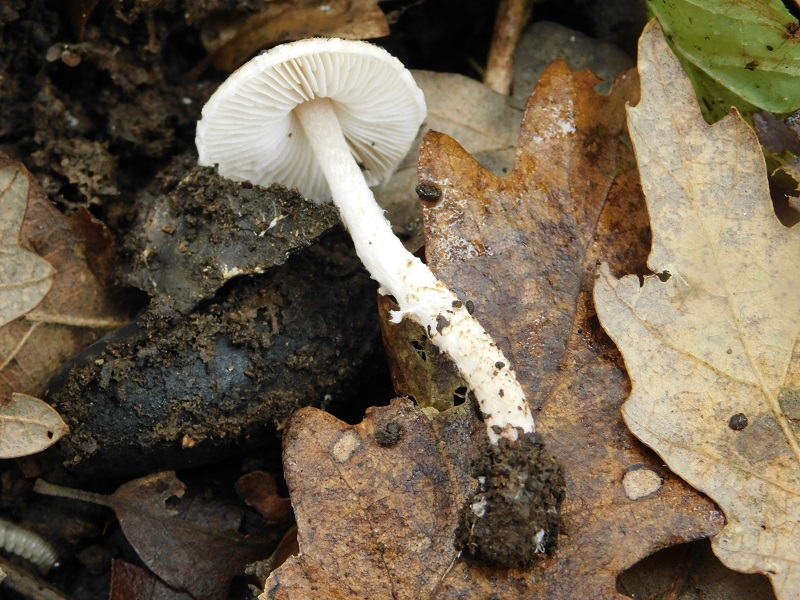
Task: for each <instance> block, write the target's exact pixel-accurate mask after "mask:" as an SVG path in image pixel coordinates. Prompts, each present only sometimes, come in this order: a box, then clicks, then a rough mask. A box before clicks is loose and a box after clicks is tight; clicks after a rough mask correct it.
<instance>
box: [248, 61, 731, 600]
mask: <svg viewBox="0 0 800 600" xmlns="http://www.w3.org/2000/svg"><path fill="white" fill-rule="evenodd" d="M596 83H597V80H596V78H595V77H594V76H592V75H591V74H589V73H588V72H583V73H572V72H570V71H569V70H568V69H567V68H566V66H565V65H564V64H563V63H556V64H555V65H554V66H552V67H550V69H549V70H548V71H547V73H546V74H545V76H544V77H543V79H542V81H541V82H540V83H539V85H538V87H537V89H536V92H535V94H534V96H533V97H532V98H531V101H530V103H529V105H528V108H527V112H526V116H525V118H524V120H523V127H522V132H521V135H520V141H519V145H518V150H517V159H516V163H515V167H514V171H513V172H512V173H511V174H509V175H508V176H507V177H497V176H495V175H492V174H491V173H489V172H487V171H486V170H485V169H483V168H482V167H480V165H478V164H477V163H476V162H475V160H474V159H473V158H472V157H471V156H469V155H468V154H467V153H466V152H465V151H464V150H463V149H462V148H461V147H460V146H459V145H458V144H457V143H456V142H455V141H453V140H452V139H450V138H447V137H446V136H443V135H441V134H437V133H429V134H428V136H427V137H426V139H425V141H424V143H423V146H422V150H421V157H420V169H419V180H420V183H421V184H423V185H426V186H432V187H435V188H438V189H439V190H440V191H441V198H440V200H438V201H436V200H434V201H429V202H426V205H425V208H424V219H425V220H424V224H425V229H426V235H427V245H426V256H427V260H428V263H429V265H431V267H432V268H433V269H434V270H435V271H436V272H437V275H438V276H439V277H442V278H443V279H444V280H445V281H447V283H448V285H449V286H451V287H452V288H453V289H455V290H459V292H460V294H461V295H462V300H463V301H465V302H471V303H473V304H474V307H475V312H476V315H477V316H478V318H479V319H480V321H481V323H482V324H484V326H485V327H486V328H487V330H488V331H490V332H492V333H493V334H494V337H495V339H496V340H498V343H499V344H500V345H501V346H503V350H504V352H506V353H507V356H510V357H512V363H513V365H514V368H515V369H516V370H517V373H518V375H519V377H520V381H521V382H523V385H524V386H525V387H526V392H527V394H528V397H529V398H530V401H531V403H532V406H533V407H534V408H535V409H536V412H537V425H538V428H539V431H540V432H541V433H542V435H543V436H544V437H545V439H546V441H547V444H548V447H549V448H550V450H551V451H552V452H553V453H554V454H555V455H556V457H557V458H558V460H559V461H560V462H561V463H562V464H563V465H564V467H565V475H566V477H567V493H566V497H565V499H564V505H563V509H562V514H563V518H564V527H563V531H562V535H561V536H560V538H559V542H558V545H557V547H556V548H555V549H554V551H553V552H552V555H542V556H541V558H540V559H539V560H537V561H536V562H535V564H534V566H533V568H532V569H528V570H526V569H511V570H502V571H496V570H492V569H489V568H487V567H485V566H482V565H481V564H480V563H477V562H473V561H466V560H464V559H463V558H460V554H459V551H458V550H457V549H456V547H455V545H454V535H455V532H456V530H457V523H458V520H459V518H460V513H461V509H462V508H463V505H464V502H465V498H468V497H469V496H470V494H471V493H472V492H473V491H474V486H475V485H476V484H475V482H474V481H472V480H471V478H469V476H468V473H469V467H468V465H470V464H471V461H472V460H474V459H475V454H474V451H475V449H474V448H473V446H472V444H473V443H474V442H472V440H471V438H470V436H469V434H468V433H465V432H464V430H463V427H464V423H460V424H459V425H457V427H458V431H460V436H461V437H456V438H455V439H453V440H451V439H448V438H447V436H445V435H444V434H440V433H433V430H435V429H437V428H441V427H445V426H446V425H445V424H447V423H450V424H451V425H452V426H453V427H454V428H455V427H456V424H455V421H450V419H456V420H458V419H460V420H462V421H463V420H464V419H465V418H466V417H465V416H464V413H465V410H466V408H467V406H468V405H467V404H464V405H463V406H462V407H459V408H456V409H453V410H455V411H456V412H455V413H452V412H449V413H448V412H446V413H443V414H442V415H440V416H439V417H436V418H434V420H433V421H431V420H430V418H429V417H426V416H424V415H425V414H426V412H425V411H426V410H427V411H429V410H430V409H412V408H411V406H410V405H408V404H407V403H404V402H402V401H399V400H398V401H395V402H394V403H393V404H392V406H391V407H390V408H384V409H372V411H371V412H370V413H369V414H368V415H367V417H366V418H365V420H364V421H363V422H362V423H361V424H360V425H357V426H348V425H345V424H344V423H341V422H338V421H337V420H335V419H333V418H332V417H330V416H327V415H323V414H322V413H318V412H317V411H313V410H311V409H305V410H303V411H302V412H300V413H298V414H297V415H296V416H295V417H294V419H293V420H292V421H291V422H290V425H289V431H288V433H287V437H286V438H285V455H284V466H285V471H286V477H287V483H288V485H289V489H290V493H291V496H292V499H293V505H294V507H295V509H296V512H297V514H298V540H299V543H300V554H299V556H297V557H294V558H292V559H289V561H287V562H286V563H285V564H284V565H283V566H281V567H280V568H279V569H278V570H277V571H275V572H274V573H273V574H272V576H271V578H270V580H269V581H268V583H267V588H266V590H267V591H266V592H265V594H264V596H263V598H284V597H286V598H288V597H303V594H304V593H308V590H309V589H310V588H309V587H308V586H314V585H316V586H319V588H318V589H324V590H326V592H328V593H329V594H330V597H343V598H350V597H353V598H355V597H364V596H371V595H374V597H430V595H431V594H433V595H434V596H435V597H437V598H451V597H452V598H455V597H463V596H464V595H465V594H466V595H468V596H469V597H492V594H495V595H497V594H499V596H498V597H500V596H501V597H526V598H531V597H534V598H536V597H540V598H567V597H581V596H587V595H588V596H591V597H604V598H605V597H608V598H615V597H618V593H617V592H616V588H615V580H616V576H617V575H618V574H619V573H620V572H621V571H622V570H624V569H625V568H627V567H629V566H631V565H632V564H633V563H635V562H636V561H637V560H639V559H640V558H642V557H644V556H647V555H648V554H650V553H652V552H654V551H655V550H658V549H659V548H663V547H666V546H668V545H670V544H674V543H676V542H678V541H681V540H691V539H698V538H703V537H707V536H710V535H713V534H714V533H716V532H717V531H718V530H719V529H720V528H721V525H722V520H721V515H720V513H719V512H718V511H717V510H716V509H715V507H714V505H713V504H712V503H711V502H710V501H708V499H706V498H705V497H703V496H702V495H700V494H698V493H696V492H695V491H694V490H692V489H691V488H690V487H689V486H687V485H686V484H685V483H683V482H682V481H681V480H680V479H678V478H676V477H675V476H673V475H672V474H671V473H670V472H669V471H668V470H666V469H664V468H663V466H662V464H661V462H660V461H659V460H658V458H657V457H656V456H654V455H653V454H652V453H650V452H649V451H648V450H647V449H646V448H645V447H644V446H642V445H641V444H639V443H637V442H636V440H635V439H634V438H633V437H632V436H631V435H630V434H629V433H628V432H627V430H626V429H625V427H624V424H623V423H622V420H621V418H620V415H619V411H618V409H619V405H620V404H621V403H622V401H623V400H624V398H625V397H626V396H627V394H628V391H629V384H628V381H627V379H626V377H625V373H624V370H623V367H622V364H621V359H620V357H619V355H618V354H617V353H616V351H615V349H614V347H613V345H612V344H611V343H610V340H608V338H607V337H605V335H604V334H603V333H602V330H601V329H600V327H599V324H598V323H597V320H596V317H595V315H594V313H593V310H592V307H591V287H592V282H593V280H594V269H595V265H596V263H597V261H598V260H601V259H602V260H607V261H611V262H612V264H613V265H614V268H615V269H618V270H620V271H622V272H624V271H627V270H629V269H633V270H638V271H641V272H644V265H643V262H644V256H645V254H646V250H647V243H648V242H649V232H648V230H647V217H646V211H645V209H644V206H643V201H642V198H641V193H640V190H639V187H638V184H637V175H638V174H637V171H636V169H635V165H634V163H633V157H632V154H631V152H630V149H629V148H628V146H626V145H625V142H624V139H623V137H624V131H625V122H624V112H623V107H624V104H625V102H626V101H628V100H635V98H636V79H635V77H634V76H633V75H631V74H628V75H626V76H625V77H623V78H622V79H620V80H619V81H618V83H617V86H615V89H614V91H613V92H612V94H611V96H610V97H608V98H604V97H601V96H599V95H597V94H596V93H595V92H594V91H593V87H594V85H595V84H596ZM541 156H546V157H547V160H542V161H540V160H539V159H538V157H541ZM401 343H402V342H401ZM405 343H407V344H408V342H405ZM415 350H417V349H414V348H412V350H411V351H410V352H408V353H407V354H408V355H410V356H413V355H416V356H418V357H419V356H420V353H419V352H416V351H415ZM420 362H422V360H421V358H420ZM411 363H412V364H413V361H411ZM442 421H443V423H442ZM390 424H391V425H392V426H391V431H393V432H395V433H398V432H402V435H399V437H398V440H397V442H396V444H395V445H390V447H388V448H384V447H382V446H381V445H380V444H379V443H377V442H375V441H374V439H373V437H374V436H373V437H371V434H373V433H374V432H376V431H381V430H386V429H387V428H388V427H389V425H390ZM440 439H441V440H442V441H443V443H441V444H439V442H436V443H435V444H434V442H433V441H431V440H434V441H435V440H440ZM425 440H428V441H425ZM414 444H429V446H427V447H429V448H430V449H429V450H423V451H416V450H411V448H413V447H414ZM398 446H399V448H402V450H401V449H398ZM389 450H394V452H393V453H390V452H389ZM634 467H635V468H636V470H641V469H647V470H649V471H652V472H653V473H656V474H657V475H658V481H659V483H660V485H658V486H656V488H655V489H653V490H651V492H650V493H648V494H646V495H645V496H643V497H639V496H636V495H633V497H629V496H628V495H626V492H625V487H624V486H623V478H624V475H625V473H626V472H627V471H629V470H632V469H633V468H634ZM383 478H385V482H388V484H387V483H385V482H382V479H383ZM314 490H316V491H314ZM319 490H327V491H326V492H325V493H320V491H319ZM423 490H427V491H426V493H427V494H429V497H430V498H431V499H430V500H428V501H426V502H421V501H420V500H418V499H414V498H417V497H418V495H419V494H422V491H423ZM431 494H432V496H430V495H431ZM407 496H408V497H407ZM439 498H445V499H446V500H442V499H439ZM407 503H408V504H407ZM334 504H335V505H337V506H338V507H339V508H338V509H336V510H334V509H333V508H332V506H333V505H334ZM415 506H421V508H416V509H415V508H414V507H415ZM442 506H446V507H447V508H446V509H445V508H443V507H442ZM431 520H433V522H434V523H435V525H434V526H432V525H431V522H432V521H431ZM393 536H397V537H399V538H401V539H404V540H406V541H404V542H403V543H402V544H400V543H398V542H397V541H396V540H394V539H393ZM408 540H413V543H412V542H410V541H408ZM421 553H422V554H421ZM417 562H419V563H421V564H417ZM532 581H535V584H533V583H531V582H532ZM303 590H305V591H303Z"/></svg>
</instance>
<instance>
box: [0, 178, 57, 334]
mask: <svg viewBox="0 0 800 600" xmlns="http://www.w3.org/2000/svg"><path fill="white" fill-rule="evenodd" d="M29 177H30V174H29V173H28V172H27V170H26V169H25V168H24V167H22V165H15V164H13V163H12V164H6V165H4V166H3V167H2V168H0V327H2V326H3V325H6V324H7V323H9V322H11V321H13V320H14V319H16V318H18V317H21V316H22V315H24V314H25V313H27V312H29V311H30V310H32V309H34V308H35V307H36V305H37V304H39V302H41V301H42V298H44V297H45V296H46V295H47V292H49V291H50V287H51V286H52V285H53V277H54V276H55V271H54V269H53V267H52V266H51V265H50V263H49V262H47V261H46V260H44V259H43V258H41V257H40V256H39V255H37V254H36V253H35V252H31V251H30V250H28V249H27V246H28V245H27V243H26V242H25V241H23V240H21V239H20V229H21V228H22V221H23V219H24V218H25V212H26V211H27V209H28V198H29V196H30V194H31V181H30V178H29Z"/></svg>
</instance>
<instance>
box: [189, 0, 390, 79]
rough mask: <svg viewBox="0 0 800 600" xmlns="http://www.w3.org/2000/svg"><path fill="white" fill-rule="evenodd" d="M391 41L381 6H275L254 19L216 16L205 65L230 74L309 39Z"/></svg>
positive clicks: (321, 1) (279, 1) (205, 32)
mask: <svg viewBox="0 0 800 600" xmlns="http://www.w3.org/2000/svg"><path fill="white" fill-rule="evenodd" d="M387 35H389V23H388V21H387V20H386V17H385V16H384V14H383V11H382V10H381V9H380V8H378V2H377V0H272V1H271V2H265V3H264V5H263V9H262V10H261V11H259V12H257V13H255V14H252V15H244V16H231V17H228V18H223V17H222V16H221V15H214V16H212V17H211V18H209V19H207V20H206V22H205V23H204V24H203V27H202V32H201V36H202V40H203V44H204V45H205V47H206V49H207V50H208V51H209V52H210V55H209V57H208V59H207V64H209V65H210V66H212V67H214V68H215V69H219V70H220V71H225V72H232V71H235V70H236V69H237V68H238V67H240V66H241V65H242V63H244V62H245V61H246V60H247V59H248V58H250V57H251V56H252V55H254V54H255V53H256V52H258V51H259V50H263V49H264V48H269V47H270V46H274V45H275V44H280V43H283V42H289V41H292V40H302V39H304V38H309V37H320V36H322V37H339V38H346V39H357V40H359V39H360V40H366V39H371V38H377V37H384V36H387Z"/></svg>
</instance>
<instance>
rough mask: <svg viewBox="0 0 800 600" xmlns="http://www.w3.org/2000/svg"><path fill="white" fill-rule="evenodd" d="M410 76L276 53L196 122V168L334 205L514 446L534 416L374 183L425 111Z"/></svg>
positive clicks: (386, 62) (384, 66)
mask: <svg viewBox="0 0 800 600" xmlns="http://www.w3.org/2000/svg"><path fill="white" fill-rule="evenodd" d="M426 111H427V109H426V106H425V99H424V96H423V94H422V91H421V90H420V89H419V88H418V87H417V85H416V83H415V82H414V79H413V78H412V76H411V74H410V73H409V71H408V70H407V69H406V68H405V67H403V65H402V64H401V63H400V61H398V60H397V59H396V58H394V57H393V56H391V55H390V54H389V53H387V52H386V51H385V50H383V49H382V48H379V47H377V46H373V45H371V44H368V43H366V42H359V41H348V40H340V39H310V40H301V41H298V42H292V43H289V44H284V45H282V46H278V47H276V48H274V49H272V50H270V51H268V52H266V53H264V54H261V55H259V56H257V57H255V58H254V59H252V60H251V61H250V62H248V63H247V64H245V65H244V66H242V67H241V68H240V69H239V70H237V71H236V72H235V73H234V74H233V75H231V76H230V77H229V78H228V80H227V81H225V82H224V83H223V84H222V85H221V86H220V87H219V89H217V91H216V92H215V93H214V94H213V96H212V97H211V98H210V99H209V101H208V103H207V104H206V105H205V107H204V108H203V115H202V119H201V120H200V122H199V123H198V125H197V138H196V142H197V150H198V153H199V157H200V158H199V162H200V164H201V165H209V166H210V165H214V164H216V165H217V166H218V169H219V172H220V174H221V175H224V176H225V177H229V178H231V179H236V180H248V181H251V182H253V183H259V184H269V183H272V182H279V183H282V184H284V185H286V186H288V187H296V188H298V189H299V190H300V192H301V193H302V194H303V195H305V196H307V197H310V198H312V199H314V200H316V201H326V200H329V199H330V198H331V197H332V199H333V201H334V203H335V204H336V205H337V206H338V207H339V211H340V213H341V217H342V221H343V222H344V225H345V227H346V228H347V230H348V231H349V232H350V235H351V236H352V238H353V242H354V244H355V248H356V252H357V253H358V256H359V257H360V258H361V261H362V262H363V263H364V266H365V267H366V268H367V270H368V271H369V273H370V274H371V275H372V277H373V279H375V280H376V281H377V282H378V283H379V284H380V286H381V287H380V292H381V293H382V294H391V295H392V296H394V298H395V300H396V301H397V304H398V305H399V307H400V310H398V311H395V312H394V313H393V314H392V321H393V322H395V323H399V322H400V321H401V320H402V318H403V317H409V318H410V319H412V320H413V321H415V322H416V323H418V324H420V325H422V327H423V328H425V330H426V331H427V333H428V336H429V337H430V339H431V341H432V342H433V343H434V344H435V345H436V346H438V347H439V349H441V350H442V351H444V352H446V353H447V354H448V355H449V356H450V358H451V359H452V360H453V362H454V363H455V365H456V366H457V368H458V370H459V372H460V373H461V376H462V377H463V378H464V380H465V381H466V382H467V384H468V385H469V386H470V388H471V390H472V391H473V393H474V394H475V397H476V399H477V401H478V405H479V407H480V410H481V412H482V413H483V415H484V418H485V424H486V428H487V433H488V436H489V439H490V440H491V441H492V443H494V444H496V443H498V441H499V439H500V438H501V437H502V438H506V439H507V440H509V441H512V442H513V441H516V440H517V437H518V435H519V433H518V432H519V431H522V432H524V433H532V432H533V430H534V421H533V417H532V415H531V412H530V409H529V408H528V404H527V402H526V400H525V395H524V393H523V391H522V388H521V387H520V385H519V383H518V382H517V379H516V375H515V373H514V371H513V369H511V368H510V366H509V361H508V360H507V359H506V357H505V356H504V355H503V353H502V352H501V350H500V349H499V348H498V347H497V344H495V343H494V341H493V340H492V338H491V336H489V334H488V333H487V332H486V331H485V330H484V328H483V327H482V326H481V325H480V323H478V321H477V319H476V318H475V317H473V316H472V314H470V311H468V310H467V307H466V306H465V304H464V303H462V302H461V300H459V298H458V297H457V296H456V295H455V294H454V293H453V292H452V291H451V290H450V289H449V288H448V287H447V286H446V285H444V284H443V283H442V282H440V281H439V280H437V279H436V277H435V276H434V275H433V273H431V271H430V269H428V267H427V266H426V265H424V264H423V263H422V262H421V261H420V260H419V259H418V258H416V257H415V256H414V255H412V254H411V253H410V252H408V251H407V250H406V249H405V247H404V246H403V245H402V243H401V242H400V240H399V239H397V237H395V235H394V233H393V232H392V229H391V226H390V224H389V222H388V221H387V220H386V217H385V216H384V213H383V210H382V209H381V208H380V207H379V206H378V204H377V203H376V202H375V198H374V196H373V194H372V191H371V190H370V189H369V185H372V184H376V183H379V182H381V181H383V180H385V179H387V178H388V177H389V176H390V175H391V174H392V172H393V171H394V169H395V168H396V167H397V164H398V163H399V162H400V160H401V159H402V158H403V156H404V155H405V154H406V153H407V152H408V149H409V147H410V146H411V143H412V142H413V140H414V138H415V136H416V133H417V130H418V129H419V127H420V125H421V124H422V121H423V120H424V118H425V115H426Z"/></svg>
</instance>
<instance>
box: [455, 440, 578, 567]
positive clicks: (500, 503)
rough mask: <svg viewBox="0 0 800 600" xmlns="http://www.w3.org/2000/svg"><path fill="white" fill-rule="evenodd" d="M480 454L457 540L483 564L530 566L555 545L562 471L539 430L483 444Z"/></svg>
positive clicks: (558, 522) (470, 554) (462, 514)
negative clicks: (513, 439) (476, 484)
mask: <svg viewBox="0 0 800 600" xmlns="http://www.w3.org/2000/svg"><path fill="white" fill-rule="evenodd" d="M480 452H481V456H480V458H479V459H478V460H476V461H475V462H474V463H473V476H474V477H475V478H476V479H478V481H479V482H481V483H480V487H479V489H478V491H477V492H476V493H475V495H474V496H473V497H472V498H470V499H469V500H468V501H467V503H466V505H465V506H464V508H463V509H462V512H461V525H460V527H459V533H458V541H459V544H460V545H461V546H462V547H463V548H464V550H465V551H466V553H467V554H468V555H469V556H471V557H472V558H474V559H476V560H479V561H481V562H484V563H486V564H490V565H494V566H499V567H503V568H506V567H514V566H522V567H524V566H528V565H530V564H531V563H532V562H533V560H534V559H535V558H536V556H537V555H539V554H543V553H550V552H552V551H553V549H554V548H555V545H556V541H557V539H558V534H559V531H560V528H561V514H560V508H561V503H562V502H563V500H564V494H565V490H566V482H565V480H564V472H563V470H562V468H561V465H560V464H558V462H557V461H556V459H555V458H553V456H552V455H551V454H550V453H549V452H548V451H547V448H546V447H545V445H544V441H543V440H542V436H541V435H540V434H538V433H531V434H528V435H522V434H520V437H519V439H518V440H517V442H515V443H512V442H509V441H508V440H506V439H505V438H501V439H500V443H499V444H497V445H494V444H489V443H485V444H484V445H483V446H482V448H481V450H480Z"/></svg>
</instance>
